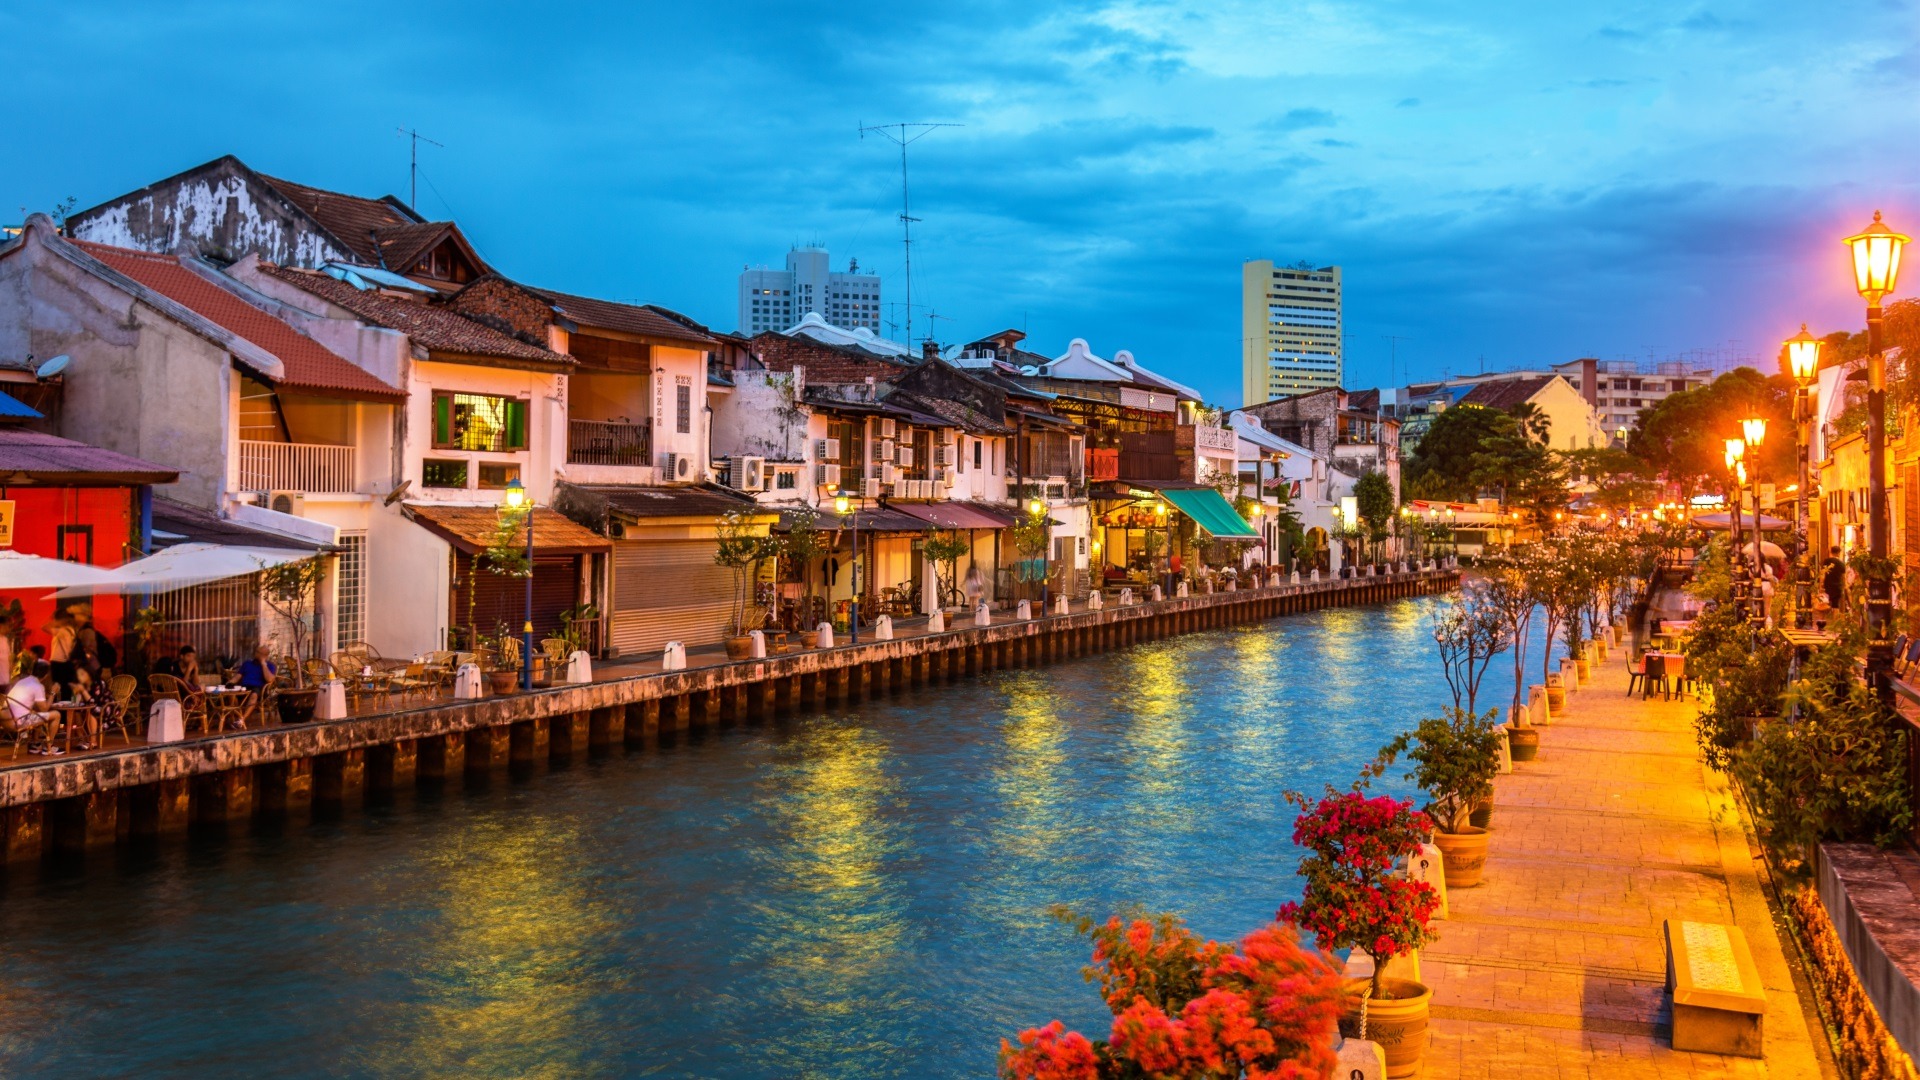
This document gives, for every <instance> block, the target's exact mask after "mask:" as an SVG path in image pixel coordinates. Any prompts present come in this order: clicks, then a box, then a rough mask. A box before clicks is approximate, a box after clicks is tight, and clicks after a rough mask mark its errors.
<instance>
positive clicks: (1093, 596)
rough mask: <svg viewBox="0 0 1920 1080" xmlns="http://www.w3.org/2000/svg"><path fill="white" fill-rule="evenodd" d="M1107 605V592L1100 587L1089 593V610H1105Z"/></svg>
mask: <svg viewBox="0 0 1920 1080" xmlns="http://www.w3.org/2000/svg"><path fill="white" fill-rule="evenodd" d="M1106 607H1107V597H1106V594H1105V593H1103V592H1101V591H1100V590H1098V589H1095V590H1094V591H1092V592H1090V593H1088V594H1087V610H1088V611H1104V610H1106Z"/></svg>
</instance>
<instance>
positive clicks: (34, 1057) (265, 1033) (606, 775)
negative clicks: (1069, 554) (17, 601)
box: [0, 601, 1445, 1080]
mask: <svg viewBox="0 0 1920 1080" xmlns="http://www.w3.org/2000/svg"><path fill="white" fill-rule="evenodd" d="M1427 604H1428V602H1425V601H1419V602H1413V601H1410V602H1403V603H1399V604H1391V605H1383V606H1380V607H1376V608H1367V609H1357V610H1351V611H1329V612H1321V613H1317V614H1313V615H1303V616H1295V617H1291V618H1286V619H1279V620H1275V621H1272V622H1270V623H1266V624H1263V625H1260V626H1256V627H1242V628H1237V629H1233V630H1222V631H1216V632H1211V633H1205V634H1195V635H1189V636H1186V637H1181V638H1173V639H1168V640H1164V641H1159V642H1152V643H1148V644H1143V645H1139V646H1135V647H1133V648H1131V649H1127V650H1123V651H1121V652H1117V653H1112V654H1108V655H1105V656H1099V657H1093V658H1088V659H1085V660H1081V661H1076V662H1073V663H1069V664H1062V665H1057V666H1054V667H1050V668H1044V669H1034V670H1025V671H1007V672H998V673H995V674H993V675H990V676H988V677H986V678H981V679H974V680H968V681H965V682H961V683H957V684H953V685H949V686H943V687H938V688H932V689H927V690H922V691H913V692H909V693H906V694H903V695H899V696H895V697H892V698H888V699H885V700H882V701H878V702H873V703H870V704H867V705H865V706H862V707H860V708H857V709H851V710H837V711H832V712H826V713H819V714H811V715H804V716H797V717H794V718H792V719H791V720H788V721H784V722H782V723H779V724H775V725H767V726H757V727H744V728H739V729H733V730H729V731H726V732H721V733H715V734H711V735H707V736H704V737H698V738H692V739H688V740H684V741H682V742H681V743H679V744H678V745H675V746H673V747H671V748H670V749H666V750H663V751H661V752H658V753H639V754H634V755H631V756H620V755H616V756H614V757H612V758H610V759H607V760H604V761H598V762H593V763H582V764H580V765H578V766H576V767H574V768H571V769H568V770H565V771H560V772H553V773H546V774H543V775H540V776H538V777H537V778H535V779H534V780H533V781H531V782H530V783H525V784H512V783H508V782H505V781H504V780H503V781H500V782H497V783H495V784H492V785H490V786H487V787H486V788H484V789H478V790H467V791H463V790H458V789H456V790H452V791H450V792H448V793H447V794H446V795H445V796H443V797H440V798H423V799H421V800H419V801H417V802H415V801H414V800H402V803H401V805H398V806H395V807H393V808H391V809H387V810H380V811H369V812H366V813H357V814H351V815H348V816H347V817H346V819H345V820H342V821H340V822H336V823H332V824H329V825H325V826H316V827H314V828H310V829H298V830H290V831H288V832H287V833H285V834H284V835H280V836H270V835H264V834H256V835H244V836H240V837H236V838H232V839H230V840H225V841H204V840H200V841H195V842H194V844H193V845H192V846H191V847H190V848H188V849H187V850H186V851H185V852H181V851H178V850H175V851H170V852H166V853H163V854H162V855H160V856H158V857H156V858H154V859H152V860H149V861H147V862H144V863H142V862H133V861H120V862H109V863H100V864H95V865H90V866H89V867H88V868H87V869H86V870H85V871H84V872H82V873H79V874H69V875H60V874H55V875H51V876H46V877H43V878H40V879H37V880H36V879H33V878H32V877H31V876H28V877H25V878H16V880H14V881H12V882H11V883H10V884H9V885H8V886H7V888H6V892H5V895H4V899H0V903H4V904H5V905H6V910H7V913H8V915H9V921H10V923H11V927H10V929H11V930H12V933H11V934H10V936H9V938H8V946H7V960H6V963H4V964H0V1005H5V1004H11V1005H12V1006H13V1008H11V1009H8V1010H6V1011H5V1012H0V1075H4V1076H27V1075H31V1076H36V1077H39V1076H55V1077H63V1076H76V1077H92V1076H101V1075H142V1076H168V1075H180V1076H192V1075H233V1074H242V1075H245V1074H256V1073H264V1074H274V1075H294V1076H299V1075H354V1076H378V1077H386V1076H401V1075H409V1076H410V1075H449V1074H457V1075H463V1076H470V1077H519V1076H554V1077H559V1076H581V1075H649V1076H662V1077H729V1078H733V1077H746V1078H755V1077H802V1076H803V1077H819V1078H839V1077H846V1078H855V1077H858V1078H862V1080H867V1078H881V1077H901V1078H908V1077H912V1078H945V1077H979V1076H987V1075H991V1074H992V1071H993V1052H994V1048H995V1046H996V1045H997V1040H998V1039H999V1037H1000V1036H1002V1035H1004V1034H1008V1033H1011V1032H1013V1031H1015V1030H1017V1029H1019V1028H1020V1027H1023V1026H1027V1025H1030V1024H1032V1023H1035V1022H1038V1021H1043V1020H1045V1019H1048V1018H1051V1017H1055V1016H1058V1017H1060V1018H1062V1019H1065V1020H1067V1021H1069V1022H1070V1023H1074V1024H1076V1025H1089V1024H1095V1023H1098V1022H1099V1020H1100V1017H1101V1010H1100V1008H1099V1006H1098V1004H1097V1002H1096V1001H1095V999H1094V998H1093V995H1092V994H1091V992H1090V991H1089V990H1088V988H1087V987H1086V986H1085V984H1084V983H1083V982H1082V981H1081V979H1080V975H1079V968H1080V965H1081V964H1082V963H1084V962H1085V959H1086V958H1085V945H1084V942H1082V941H1080V940H1078V939H1076V938H1074V937H1073V936H1072V935H1071V934H1070V933H1069V932H1068V931H1066V930H1065V929H1064V928H1061V927H1059V926H1057V925H1054V924H1053V923H1051V922H1050V921H1049V920H1048V919H1047V918H1046V917H1045V914H1044V912H1045V909H1046V907H1047V905H1049V904H1052V903H1068V904H1071V905H1074V906H1076V907H1079V908H1081V909H1083V910H1087V911H1090V912H1096V913H1104V912H1106V911H1109V910H1111V909H1112V908H1114V907H1115V906H1117V905H1119V904H1122V903H1126V902H1130V901H1138V902H1141V903H1144V904H1146V905H1148V906H1150V907H1155V908H1169V909H1175V910H1179V911H1181V912H1183V913H1185V914H1186V915H1187V916H1188V917H1189V919H1190V921H1191V922H1192V923H1193V925H1194V926H1195V927H1196V928H1197V929H1199V930H1200V931H1202V932H1204V933H1207V934H1212V935H1238V934H1240V933H1243V932H1245V931H1246V930H1247V929H1248V928H1249V927H1252V926H1254V925H1256V924H1258V923H1260V922H1262V921H1264V920H1266V919H1268V918H1271V917H1272V914H1273V911H1274V909H1275V908H1276V907H1277V906H1278V905H1279V903H1280V902H1281V901H1283V900H1285V899H1287V898H1289V897H1290V896H1291V895H1293V893H1294V892H1295V890H1296V885H1295V884H1294V882H1293V868H1294V865H1295V863H1296V861H1297V858H1298V855H1297V853H1296V852H1294V851H1293V850H1292V848H1291V846H1290V844H1289V843H1288V836H1289V834H1290V831H1291V823H1292V814H1291V813H1290V811H1289V810H1288V808H1287V807H1286V806H1285V805H1284V804H1283V803H1282V801H1281V799H1280V797H1279V793H1280V791H1281V790H1282V789H1284V788H1287V787H1309V788H1312V787H1317V786H1318V785H1319V784H1320V783H1322V782H1324V781H1328V780H1333V781H1336V782H1340V783H1345V782H1346V781H1347V780H1348V779H1349V778H1350V777H1351V776H1352V775H1353V771H1354V769H1355V767H1356V766H1357V765H1358V764H1359V763H1360V762H1361V761H1364V760H1366V759H1368V758H1370V757H1371V756H1372V754H1373V751H1374V749H1375V748H1376V747H1378V746H1379V745H1380V744H1381V743H1383V742H1385V741H1387V740H1388V739H1389V738H1391V737H1392V735H1393V734H1394V733H1396V732H1397V731H1398V730H1401V729H1402V728H1404V727H1406V726H1410V725H1411V724H1412V723H1413V722H1414V721H1416V720H1417V719H1418V718H1419V717H1420V716H1421V715H1429V714H1431V713H1432V711H1433V710H1435V709H1437V708H1438V707H1439V705H1440V704H1442V703H1444V693H1445V691H1444V688H1443V687H1442V686H1441V685H1440V683H1439V680H1438V679H1437V678H1432V677H1430V675H1431V673H1432V671H1433V669H1432V663H1433V661H1432V645H1431V642H1430V641H1429V640H1428V639H1427V637H1426V629H1425V626H1426V624H1425V621H1424V618H1423V617H1422V614H1421V612H1422V610H1423V609H1424V608H1425V607H1426V606H1427ZM1395 783H1396V784H1398V783H1399V781H1398V780H1397V778H1396V780H1395Z"/></svg>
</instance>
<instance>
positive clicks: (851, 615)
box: [833, 491, 860, 645]
mask: <svg viewBox="0 0 1920 1080" xmlns="http://www.w3.org/2000/svg"><path fill="white" fill-rule="evenodd" d="M857 498H859V496H858V495H855V494H854V493H853V492H851V491H841V492H837V493H835V495H834V496H833V512H834V513H835V514H838V515H839V516H840V527H841V528H843V529H844V528H846V527H847V524H848V522H849V520H851V522H852V525H853V597H852V599H850V600H848V601H847V643H848V644H850V645H858V644H860V515H859V514H856V513H854V510H855V509H856V508H857V507H856V504H855V502H854V500H855V499H857Z"/></svg>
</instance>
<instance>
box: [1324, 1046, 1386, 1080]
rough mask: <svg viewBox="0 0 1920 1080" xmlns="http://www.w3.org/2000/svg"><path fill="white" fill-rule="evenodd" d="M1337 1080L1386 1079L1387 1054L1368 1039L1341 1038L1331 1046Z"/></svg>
mask: <svg viewBox="0 0 1920 1080" xmlns="http://www.w3.org/2000/svg"><path fill="white" fill-rule="evenodd" d="M1333 1056H1334V1066H1333V1075H1334V1076H1335V1077H1336V1078H1337V1080H1386V1077H1387V1054H1386V1051H1384V1050H1382V1049H1381V1048H1380V1044H1379V1043H1377V1042H1373V1041H1371V1040H1368V1039H1342V1040H1340V1045H1338V1046H1336V1047H1334V1048H1333Z"/></svg>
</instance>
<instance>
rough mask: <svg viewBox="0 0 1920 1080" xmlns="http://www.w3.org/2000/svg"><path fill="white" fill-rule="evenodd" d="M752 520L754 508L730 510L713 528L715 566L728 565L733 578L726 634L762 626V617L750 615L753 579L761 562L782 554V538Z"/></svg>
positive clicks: (732, 634) (741, 633)
mask: <svg viewBox="0 0 1920 1080" xmlns="http://www.w3.org/2000/svg"><path fill="white" fill-rule="evenodd" d="M753 519H754V512H753V511H751V510H747V509H744V508H742V509H739V510H729V511H727V512H726V513H725V514H722V515H721V517H720V524H719V525H718V526H716V527H715V529H714V538H715V540H716V541H717V542H716V543H715V544H714V549H713V562H714V565H715V566H719V567H723V568H725V569H726V570H727V571H729V572H730V574H731V576H732V578H733V596H732V601H733V602H732V607H731V609H730V610H731V614H730V615H729V616H728V621H727V633H728V634H729V635H731V636H733V637H745V636H746V635H747V634H748V633H749V632H751V631H753V630H757V629H759V628H760V620H757V619H752V618H750V617H749V616H748V614H747V609H748V607H749V606H751V604H752V601H753V586H754V582H755V580H756V579H757V578H758V577H759V576H760V567H761V565H762V564H764V563H765V562H766V561H767V560H768V559H771V558H774V557H776V556H778V555H779V554H780V541H779V540H777V539H775V538H774V537H772V536H769V535H767V534H766V532H765V531H764V527H763V526H761V525H759V524H758V523H756V522H755V521H754V520H753Z"/></svg>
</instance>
